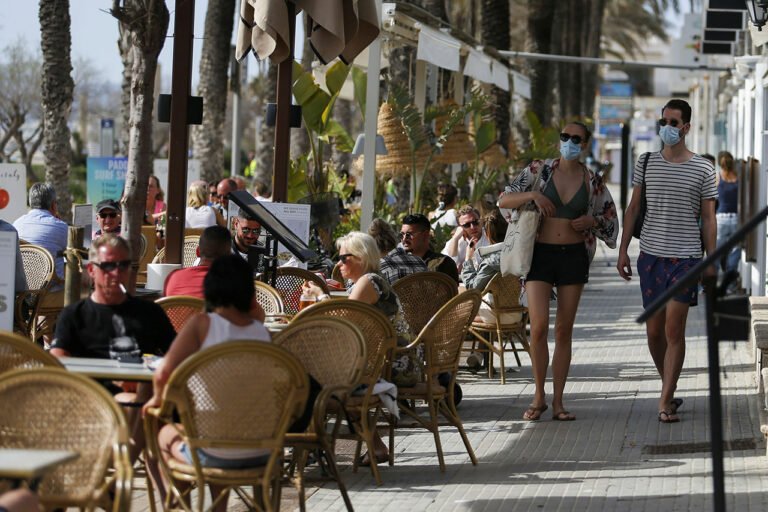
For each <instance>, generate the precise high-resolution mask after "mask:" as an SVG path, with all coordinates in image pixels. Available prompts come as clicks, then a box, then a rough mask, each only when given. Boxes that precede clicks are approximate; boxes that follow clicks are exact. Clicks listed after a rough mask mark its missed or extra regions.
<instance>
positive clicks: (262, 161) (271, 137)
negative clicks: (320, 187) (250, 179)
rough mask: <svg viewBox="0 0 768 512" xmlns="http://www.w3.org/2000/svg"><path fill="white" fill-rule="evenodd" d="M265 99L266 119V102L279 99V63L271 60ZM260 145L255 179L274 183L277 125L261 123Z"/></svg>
mask: <svg viewBox="0 0 768 512" xmlns="http://www.w3.org/2000/svg"><path fill="white" fill-rule="evenodd" d="M264 91H265V93H266V94H265V101H264V108H263V109H262V112H264V119H266V104H267V103H275V102H276V101H277V99H276V98H277V64H273V63H272V62H271V61H270V62H269V64H268V68H267V83H266V85H265V87H264ZM258 138H259V147H258V148H257V152H256V162H257V164H256V176H255V179H257V180H259V181H263V182H264V183H270V184H271V183H272V174H273V172H274V169H273V168H272V167H273V165H274V164H273V162H274V160H273V158H274V147H275V127H274V126H267V123H266V122H262V123H261V128H260V129H259V134H258Z"/></svg>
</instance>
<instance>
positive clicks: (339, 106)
mask: <svg viewBox="0 0 768 512" xmlns="http://www.w3.org/2000/svg"><path fill="white" fill-rule="evenodd" d="M333 118H334V119H336V120H337V121H338V122H339V124H341V126H343V127H344V129H345V130H347V132H349V134H350V135H351V136H352V140H355V137H356V136H357V134H356V133H354V132H352V131H351V130H352V128H353V127H352V123H353V119H352V102H351V101H349V100H343V99H341V98H339V99H337V100H336V103H335V104H334V105H333ZM331 147H332V159H333V162H334V164H335V166H336V171H340V170H342V169H346V170H347V171H348V170H349V169H350V168H351V167H352V155H351V154H349V153H344V152H342V151H338V150H337V149H336V145H335V144H334V145H333V146H331Z"/></svg>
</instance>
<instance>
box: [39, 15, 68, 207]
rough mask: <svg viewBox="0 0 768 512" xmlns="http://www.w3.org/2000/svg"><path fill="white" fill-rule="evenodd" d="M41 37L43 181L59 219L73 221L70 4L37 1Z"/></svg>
mask: <svg viewBox="0 0 768 512" xmlns="http://www.w3.org/2000/svg"><path fill="white" fill-rule="evenodd" d="M39 18H40V36H41V38H40V39H41V40H40V43H41V46H42V49H43V73H42V87H41V90H42V108H43V137H44V140H45V145H44V147H43V154H44V155H45V181H47V182H48V183H51V184H52V185H53V187H54V189H56V198H57V203H58V206H59V215H60V216H61V217H62V218H63V219H64V220H67V221H69V220H71V217H72V212H71V210H72V208H71V206H72V196H71V195H70V193H69V164H70V161H71V158H72V150H71V148H70V145H69V126H68V125H67V121H68V120H69V113H70V111H71V109H72V97H73V91H74V87H75V84H74V81H73V80H72V59H71V56H70V50H71V48H72V36H71V33H70V26H71V23H70V17H69V0H40V12H39Z"/></svg>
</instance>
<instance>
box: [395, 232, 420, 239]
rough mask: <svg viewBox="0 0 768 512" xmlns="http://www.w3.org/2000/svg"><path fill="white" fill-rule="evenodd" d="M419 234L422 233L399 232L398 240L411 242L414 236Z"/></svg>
mask: <svg viewBox="0 0 768 512" xmlns="http://www.w3.org/2000/svg"><path fill="white" fill-rule="evenodd" d="M420 233H423V231H407V232H403V231H401V232H400V234H399V235H398V236H399V237H400V240H411V239H413V237H414V236H416V235H418V234H420Z"/></svg>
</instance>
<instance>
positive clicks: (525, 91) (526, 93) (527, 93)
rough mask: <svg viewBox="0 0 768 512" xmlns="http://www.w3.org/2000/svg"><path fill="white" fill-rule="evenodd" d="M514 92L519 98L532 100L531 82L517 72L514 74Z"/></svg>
mask: <svg viewBox="0 0 768 512" xmlns="http://www.w3.org/2000/svg"><path fill="white" fill-rule="evenodd" d="M512 92H514V93H515V94H517V95H518V96H522V97H523V98H525V99H527V100H529V99H531V80H530V79H529V78H528V77H527V76H525V75H522V74H520V73H518V72H517V71H513V72H512Z"/></svg>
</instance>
